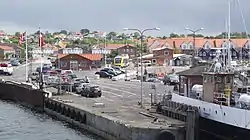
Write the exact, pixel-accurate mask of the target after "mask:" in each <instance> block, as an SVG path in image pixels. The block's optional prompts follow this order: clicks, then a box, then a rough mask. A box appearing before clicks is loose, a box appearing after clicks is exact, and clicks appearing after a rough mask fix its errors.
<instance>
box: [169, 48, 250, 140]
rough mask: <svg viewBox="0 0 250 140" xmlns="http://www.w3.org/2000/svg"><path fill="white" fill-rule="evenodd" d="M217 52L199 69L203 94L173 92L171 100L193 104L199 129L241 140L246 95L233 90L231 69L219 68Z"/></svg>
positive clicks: (249, 100)
mask: <svg viewBox="0 0 250 140" xmlns="http://www.w3.org/2000/svg"><path fill="white" fill-rule="evenodd" d="M217 53H218V54H217V57H216V58H215V60H214V63H213V64H212V65H211V67H210V68H209V69H208V70H207V71H204V72H203V86H202V87H203V93H199V94H197V95H196V96H194V95H193V94H191V93H186V94H181V93H173V94H172V98H171V100H172V101H174V102H178V103H183V104H187V105H191V106H195V107H197V108H198V110H199V114H200V116H201V119H200V122H199V123H200V125H199V126H200V130H201V131H205V132H206V133H207V134H209V135H210V136H213V138H212V139H213V140H216V139H218V140H221V139H230V140H244V139H246V138H247V137H248V136H250V95H249V94H247V93H245V94H241V93H238V94H237V93H234V92H233V88H234V82H233V81H234V72H233V71H232V70H230V69H228V68H226V67H223V65H222V61H223V60H220V58H221V57H220V56H221V54H219V53H220V51H217ZM194 86H196V85H194ZM210 139H211V138H210ZM202 140H204V139H202Z"/></svg>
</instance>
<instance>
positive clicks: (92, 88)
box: [81, 84, 102, 97]
mask: <svg viewBox="0 0 250 140" xmlns="http://www.w3.org/2000/svg"><path fill="white" fill-rule="evenodd" d="M81 95H82V96H84V97H101V96H102V92H101V89H100V88H99V86H96V85H90V84H87V85H84V88H83V90H82V92H81Z"/></svg>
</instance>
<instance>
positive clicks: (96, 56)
mask: <svg viewBox="0 0 250 140" xmlns="http://www.w3.org/2000/svg"><path fill="white" fill-rule="evenodd" d="M80 56H82V57H84V58H86V59H89V60H91V61H97V60H101V59H102V55H101V54H80Z"/></svg>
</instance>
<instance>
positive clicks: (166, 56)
mask: <svg viewBox="0 0 250 140" xmlns="http://www.w3.org/2000/svg"><path fill="white" fill-rule="evenodd" d="M152 52H153V54H148V55H146V56H142V59H143V60H150V61H151V63H152V64H153V65H158V66H163V65H169V64H170V62H171V60H172V59H173V49H172V48H169V47H168V46H166V45H162V46H158V48H154V49H152Z"/></svg>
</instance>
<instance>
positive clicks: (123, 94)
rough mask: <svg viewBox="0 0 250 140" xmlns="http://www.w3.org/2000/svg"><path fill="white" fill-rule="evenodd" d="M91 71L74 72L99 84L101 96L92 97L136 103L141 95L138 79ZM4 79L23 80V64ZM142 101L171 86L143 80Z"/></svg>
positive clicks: (161, 92)
mask: <svg viewBox="0 0 250 140" xmlns="http://www.w3.org/2000/svg"><path fill="white" fill-rule="evenodd" d="M39 66H40V63H32V69H33V71H35V69H36V68H37V67H39ZM95 72H96V70H92V71H77V72H75V74H76V75H77V77H79V78H84V77H85V76H88V77H89V78H90V82H91V83H92V84H95V85H98V86H100V88H101V90H102V92H103V96H102V97H101V98H100V99H94V100H97V101H101V102H106V103H109V102H121V103H122V102H131V103H132V102H133V104H134V103H138V102H139V101H140V97H141V92H140V91H141V83H140V82H138V81H134V82H132V81H124V80H118V81H112V80H110V79H95V78H94V77H95V75H94V73H95ZM1 78H3V79H5V80H13V81H17V82H25V65H22V66H18V67H16V68H15V70H14V72H13V75H12V76H1ZM152 84H155V85H156V90H154V89H152V88H151V86H152ZM142 89H143V94H142V97H143V103H147V104H148V103H150V101H151V93H153V94H154V93H156V95H157V100H159V99H162V95H163V94H164V93H166V92H168V91H172V90H173V87H170V86H166V85H163V84H162V83H149V82H143V88H142Z"/></svg>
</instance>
